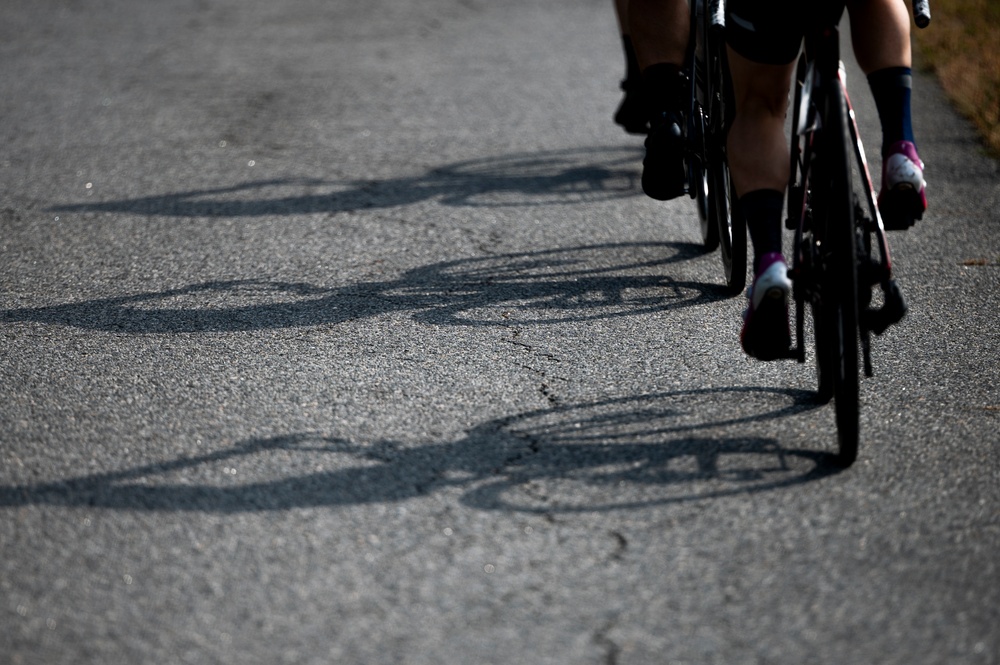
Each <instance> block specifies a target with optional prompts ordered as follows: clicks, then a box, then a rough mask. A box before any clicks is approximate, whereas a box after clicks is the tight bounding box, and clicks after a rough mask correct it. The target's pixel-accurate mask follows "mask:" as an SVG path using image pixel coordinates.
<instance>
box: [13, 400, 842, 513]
mask: <svg viewBox="0 0 1000 665" xmlns="http://www.w3.org/2000/svg"><path fill="white" fill-rule="evenodd" d="M816 406H817V405H816V403H815V400H814V399H813V395H812V393H807V392H805V391H797V390H790V389H777V388H760V387H743V388H739V387H737V388H714V389H696V390H680V391H674V392H665V393H659V394H653V395H642V396H633V397H624V398H618V399H605V400H599V401H593V402H584V403H579V404H574V405H567V406H556V407H552V408H548V409H539V410H536V411H530V412H526V413H522V414H517V415H514V416H510V417H505V418H498V419H495V420H490V421H488V422H485V423H482V424H480V425H478V426H476V427H474V428H472V429H471V430H468V431H467V432H466V434H465V436H464V437H463V438H462V439H460V440H457V441H450V442H435V443H425V444H417V445H414V444H406V443H402V442H398V441H392V440H376V441H371V442H367V443H366V442H355V441H350V440H348V439H345V438H343V437H341V436H338V435H337V434H336V433H334V432H301V433H295V434H288V435H282V436H274V437H268V438H258V439H253V440H249V441H245V442H243V443H241V444H238V445H236V446H234V447H231V448H226V449H221V450H216V451H213V452H209V453H206V454H202V455H196V456H190V457H181V458H177V459H173V460H169V461H162V462H151V463H150V464H147V465H141V466H136V467H133V468H128V469H123V470H120V471H110V472H103V473H94V474H88V475H83V476H77V477H73V478H67V479H65V480H59V481H54V482H48V483H39V484H33V485H15V486H6V487H0V507H18V506H27V505H59V506H77V507H93V508H104V509H112V510H142V511H201V512H215V513H238V512H254V511H280V510H289V509H294V508H306V507H338V506H349V505H358V504H370V503H391V502H400V501H406V500H410V499H417V498H421V497H429V496H431V495H434V494H439V493H455V494H457V500H458V501H459V502H460V503H461V504H462V505H465V506H467V507H470V508H474V509H479V510H500V511H513V512H527V513H545V514H553V513H570V512H573V513H578V512H600V511H610V510H636V509H642V508H646V507H653V506H658V505H668V504H679V503H689V502H697V501H705V500H714V499H721V498H724V497H730V496H738V495H746V494H754V493H760V492H768V491H774V490H779V489H782V488H790V487H793V486H797V485H802V484H805V483H810V482H814V481H818V480H821V479H823V478H826V477H828V476H831V475H834V474H836V473H838V472H839V471H840V470H841V468H840V467H839V466H838V465H837V464H836V463H835V456H834V455H833V454H832V453H828V452H823V451H817V450H806V449H790V448H785V447H783V446H782V445H781V443H780V442H779V441H777V440H776V439H774V438H771V437H769V436H763V435H761V434H759V433H758V430H763V431H768V430H769V429H773V427H774V423H775V422H776V421H780V420H781V419H784V418H788V417H792V416H795V415H798V414H803V413H806V412H808V411H810V410H812V409H814V408H816ZM713 414H714V415H713ZM718 414H722V415H718ZM761 425H765V426H766V427H760V426H761ZM247 477H249V479H247V480H244V478H247Z"/></svg>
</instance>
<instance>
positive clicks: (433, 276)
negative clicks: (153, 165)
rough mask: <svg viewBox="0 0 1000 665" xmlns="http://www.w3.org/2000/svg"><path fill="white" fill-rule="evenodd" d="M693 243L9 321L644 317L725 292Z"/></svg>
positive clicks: (187, 295)
mask: <svg viewBox="0 0 1000 665" xmlns="http://www.w3.org/2000/svg"><path fill="white" fill-rule="evenodd" d="M702 255H703V251H702V248H701V246H700V245H696V244H693V243H610V244H600V245H589V246H580V247H570V248H565V249H550V250H539V251H531V252H520V253H510V254H501V255H496V256H489V257H482V258H471V259H460V260H454V261H445V262H441V263H436V264H432V265H429V266H423V267H420V268H415V269H413V270H409V271H407V272H405V273H403V274H402V275H401V276H399V277H398V278H396V279H388V280H384V281H368V282H360V283H356V284H350V285H346V286H341V287H333V288H330V287H321V286H316V285H312V284H308V283H303V282H279V281H269V280H231V281H212V282H204V283H200V284H191V285H188V286H183V287H179V288H176V289H168V290H165V291H156V292H148V293H139V294H134V295H125V296H118V297H109V298H100V299H95V300H87V301H83V302H76V303H68V304H61V305H52V306H47V307H28V308H19V309H8V310H0V323H15V322H37V323H44V324H50V325H64V326H72V327H78V328H84V329H88V330H99V331H107V332H117V333H127V334H167V333H207V332H216V333H233V332H243V331H251V330H268V329H278V328H292V327H302V326H317V325H326V324H338V323H343V322H346V321H351V320H357V319H365V318H369V317H374V316H379V315H384V314H392V313H397V312H411V313H412V315H413V317H414V318H415V319H416V320H418V321H421V322H425V323H430V324H438V325H465V326H490V325H509V321H508V319H509V318H510V317H512V316H513V320H515V321H516V322H517V323H518V324H522V325H529V324H552V323H564V322H581V321H587V320H593V319H607V318H615V317H622V316H636V315H641V314H646V313H651V312H662V311H667V310H672V309H677V308H682V307H690V306H695V305H699V304H704V303H706V302H710V301H713V300H718V299H722V298H725V297H727V294H726V293H725V291H724V289H723V288H722V287H721V286H715V285H711V284H701V283H697V282H692V281H685V280H677V279H674V278H672V277H671V276H670V275H669V270H668V269H669V267H670V266H671V265H672V264H676V263H678V262H682V261H686V260H689V259H693V258H696V257H698V256H702Z"/></svg>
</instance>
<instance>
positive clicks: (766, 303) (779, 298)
mask: <svg viewBox="0 0 1000 665" xmlns="http://www.w3.org/2000/svg"><path fill="white" fill-rule="evenodd" d="M791 290H792V282H791V280H790V279H788V266H787V264H786V263H785V259H784V258H782V256H781V254H780V253H779V252H773V253H770V254H765V255H764V256H763V257H761V260H760V267H759V271H758V273H757V277H756V278H754V281H753V285H752V286H751V287H750V288H749V289H748V290H747V298H748V299H749V300H750V304H749V305H748V307H747V309H746V311H745V312H744V313H743V330H742V331H741V332H740V343H741V344H742V345H743V350H744V351H746V353H747V355H749V356H752V357H754V358H757V359H758V360H777V359H779V358H787V357H788V355H789V349H790V348H791V346H792V335H791V332H790V331H789V328H788V294H789V292H791Z"/></svg>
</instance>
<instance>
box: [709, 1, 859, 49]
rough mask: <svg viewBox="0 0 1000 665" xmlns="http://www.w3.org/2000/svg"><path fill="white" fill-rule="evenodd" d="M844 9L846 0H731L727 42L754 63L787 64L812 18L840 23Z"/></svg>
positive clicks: (800, 42)
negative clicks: (844, 0)
mask: <svg viewBox="0 0 1000 665" xmlns="http://www.w3.org/2000/svg"><path fill="white" fill-rule="evenodd" d="M843 11H844V2H843V0H839V1H838V0H830V1H826V2H824V1H822V0H821V1H817V0H728V1H727V2H726V41H727V42H728V43H729V46H730V47H732V49H733V50H734V51H736V52H737V53H739V54H740V55H742V56H743V57H744V58H746V59H748V60H751V61H753V62H759V63H761V64H765V65H787V64H788V63H790V62H792V61H793V60H795V58H796V57H798V55H799V49H800V48H801V47H802V37H803V36H804V35H805V32H806V29H807V27H808V26H809V25H810V22H811V21H823V20H825V21H827V22H828V23H829V22H831V21H832V22H834V23H837V22H839V20H840V15H841V14H842V13H843Z"/></svg>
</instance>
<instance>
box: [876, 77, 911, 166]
mask: <svg viewBox="0 0 1000 665" xmlns="http://www.w3.org/2000/svg"><path fill="white" fill-rule="evenodd" d="M868 85H869V86H870V87H871V91H872V96H873V97H874V98H875V106H876V107H877V108H878V117H879V120H880V121H881V123H882V151H883V152H884V151H885V150H886V149H887V148H888V147H889V146H891V145H892V144H893V143H897V142H898V141H911V142H912V141H913V123H912V120H911V118H910V97H911V95H912V88H913V71H912V70H911V69H910V68H909V67H887V68H886V69H880V70H878V71H876V72H872V73H871V74H869V75H868Z"/></svg>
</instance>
